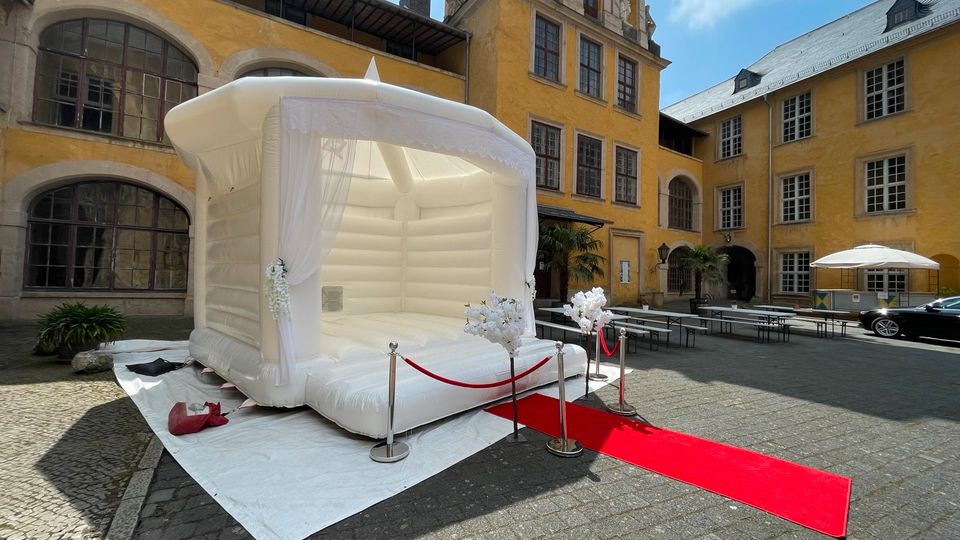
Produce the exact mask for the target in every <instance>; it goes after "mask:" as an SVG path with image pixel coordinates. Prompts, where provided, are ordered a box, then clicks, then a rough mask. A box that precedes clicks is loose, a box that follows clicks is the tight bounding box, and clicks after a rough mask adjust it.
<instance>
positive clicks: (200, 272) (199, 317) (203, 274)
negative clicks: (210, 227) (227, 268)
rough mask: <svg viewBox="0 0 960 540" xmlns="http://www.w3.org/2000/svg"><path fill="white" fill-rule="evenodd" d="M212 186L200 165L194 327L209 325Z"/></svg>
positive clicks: (195, 223) (195, 225) (195, 218)
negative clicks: (208, 223)
mask: <svg viewBox="0 0 960 540" xmlns="http://www.w3.org/2000/svg"><path fill="white" fill-rule="evenodd" d="M209 193H210V188H209V186H207V177H206V175H204V174H203V165H202V164H201V165H199V170H198V171H197V179H196V203H195V204H196V206H195V208H194V210H193V224H192V225H193V269H194V270H193V327H194V328H197V329H199V328H206V327H207V208H208V206H209V202H208V201H207V199H208V198H209Z"/></svg>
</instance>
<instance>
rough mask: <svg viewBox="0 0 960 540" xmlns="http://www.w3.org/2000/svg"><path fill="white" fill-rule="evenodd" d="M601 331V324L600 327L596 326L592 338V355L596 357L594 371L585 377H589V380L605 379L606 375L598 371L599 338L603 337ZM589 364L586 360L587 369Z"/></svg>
mask: <svg viewBox="0 0 960 540" xmlns="http://www.w3.org/2000/svg"><path fill="white" fill-rule="evenodd" d="M601 332H603V327H602V326H601V327H600V328H597V335H595V336H593V340H594V344H593V345H594V347H593V349H594V352H593V355H594V357H595V358H596V362H597V369H596V371H594V372H593V373H591V374H590V375H587V378H589V379H590V380H591V381H605V380H607V376H606V375H604V374H603V373H600V340H601V339H603V334H601ZM589 365H590V363H589V362H587V366H588V369H587V371H589Z"/></svg>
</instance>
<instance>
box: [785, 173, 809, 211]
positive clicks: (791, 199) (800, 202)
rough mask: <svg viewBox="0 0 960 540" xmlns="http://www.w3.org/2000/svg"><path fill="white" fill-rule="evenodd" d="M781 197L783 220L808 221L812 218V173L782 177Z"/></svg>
mask: <svg viewBox="0 0 960 540" xmlns="http://www.w3.org/2000/svg"><path fill="white" fill-rule="evenodd" d="M780 182H781V184H780V189H781V192H780V198H781V206H782V212H781V216H782V220H783V222H784V223H789V222H792V221H806V220H809V219H810V174H809V173H804V174H798V175H795V176H787V177H785V178H783V179H781V181H780Z"/></svg>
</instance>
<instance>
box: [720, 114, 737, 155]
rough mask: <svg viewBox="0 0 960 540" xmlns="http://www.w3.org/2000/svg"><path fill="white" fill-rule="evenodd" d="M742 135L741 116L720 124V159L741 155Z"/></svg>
mask: <svg viewBox="0 0 960 540" xmlns="http://www.w3.org/2000/svg"><path fill="white" fill-rule="evenodd" d="M742 135H743V131H742V129H741V123H740V117H739V116H737V117H734V118H731V119H729V120H725V121H724V122H723V123H721V124H720V159H724V158H728V157H733V156H739V155H740V153H741V152H742V151H743V144H742V142H741V138H742Z"/></svg>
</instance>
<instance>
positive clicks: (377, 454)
mask: <svg viewBox="0 0 960 540" xmlns="http://www.w3.org/2000/svg"><path fill="white" fill-rule="evenodd" d="M409 454H410V447H409V446H407V445H406V443H402V442H396V441H395V442H394V443H393V448H390V447H388V446H387V443H385V442H382V443H380V444H378V445H376V446H374V447H373V448H371V449H370V459H372V460H374V461H376V462H378V463H393V462H395V461H400V460H401V459H403V458H405V457H407V455H409Z"/></svg>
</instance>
